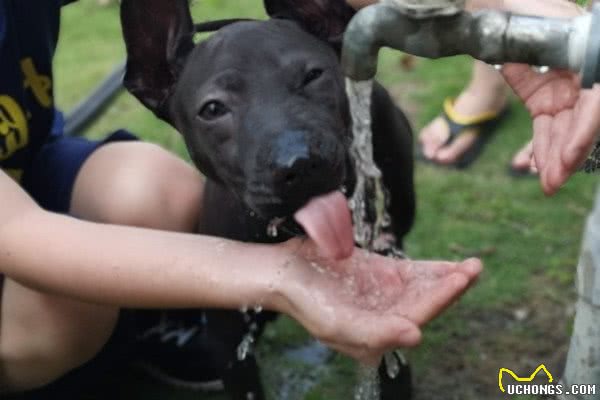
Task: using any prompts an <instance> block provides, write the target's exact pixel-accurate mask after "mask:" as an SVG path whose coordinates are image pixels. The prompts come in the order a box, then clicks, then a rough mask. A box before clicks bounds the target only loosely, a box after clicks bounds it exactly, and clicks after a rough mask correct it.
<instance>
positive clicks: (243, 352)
mask: <svg viewBox="0 0 600 400" xmlns="http://www.w3.org/2000/svg"><path fill="white" fill-rule="evenodd" d="M253 344H254V335H253V334H252V333H251V332H249V333H247V334H246V335H245V336H244V338H243V339H242V341H241V343H240V344H239V346H238V348H237V357H238V360H240V361H244V360H245V359H246V357H248V354H249V353H250V352H251V351H252V345H253Z"/></svg>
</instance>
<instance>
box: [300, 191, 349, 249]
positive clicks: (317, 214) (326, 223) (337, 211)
mask: <svg viewBox="0 0 600 400" xmlns="http://www.w3.org/2000/svg"><path fill="white" fill-rule="evenodd" d="M294 218H295V219H296V222H298V223H299V224H300V225H302V227H303V228H304V230H305V231H306V233H307V234H308V236H310V238H311V239H312V240H313V241H314V242H315V243H316V244H317V246H319V249H320V250H321V253H322V255H323V256H325V257H327V258H332V259H342V258H346V257H350V255H352V251H353V250H354V237H353V234H352V217H351V215H350V209H349V208H348V202H347V200H346V197H345V196H344V195H343V194H342V193H341V192H339V191H338V192H333V193H330V194H326V195H323V196H319V197H315V198H314V199H312V200H311V201H310V202H309V203H308V204H307V205H305V206H304V207H303V208H301V209H300V210H298V211H297V212H296V214H295V215H294Z"/></svg>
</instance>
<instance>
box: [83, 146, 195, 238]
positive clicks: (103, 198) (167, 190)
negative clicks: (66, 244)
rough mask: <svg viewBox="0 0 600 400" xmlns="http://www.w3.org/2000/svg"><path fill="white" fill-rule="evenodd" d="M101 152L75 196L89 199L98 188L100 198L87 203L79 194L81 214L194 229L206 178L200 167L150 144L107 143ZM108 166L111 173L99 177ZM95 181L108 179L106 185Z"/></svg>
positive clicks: (85, 172)
mask: <svg viewBox="0 0 600 400" xmlns="http://www.w3.org/2000/svg"><path fill="white" fill-rule="evenodd" d="M109 146H111V147H110V148H109ZM97 153H98V154H95V155H94V156H93V159H91V160H89V163H87V164H88V165H84V170H83V173H82V174H81V175H82V176H83V178H82V179H80V178H78V180H85V182H78V183H77V185H76V186H79V188H76V189H77V190H76V192H75V197H76V196H80V197H83V198H89V193H95V195H94V199H93V200H92V201H91V202H86V203H85V204H82V202H81V201H78V200H77V199H76V198H74V200H73V204H72V206H73V208H75V210H74V212H75V213H76V214H78V215H79V216H81V217H83V218H86V219H92V220H96V221H99V222H105V223H112V224H120V225H132V226H142V227H148V228H155V229H165V230H174V231H192V230H193V229H194V227H195V226H196V223H197V220H198V216H199V209H200V205H201V196H202V178H201V176H200V175H199V174H198V172H197V171H196V170H195V169H193V168H192V167H191V166H189V165H187V164H186V163H185V162H183V161H182V160H180V159H178V158H176V157H175V156H173V155H171V154H168V153H167V152H166V151H164V150H162V149H161V148H159V147H158V146H155V145H151V144H147V143H118V144H115V145H107V146H106V149H100V150H98V152H97ZM111 160H112V161H111ZM115 160H117V161H115ZM103 171H104V173H105V175H104V176H99V175H100V174H102V173H103ZM108 171H110V172H108ZM107 172H108V173H109V174H110V176H106V173H107ZM90 182H96V183H98V182H102V184H101V186H102V187H95V186H93V183H92V186H90ZM81 187H83V188H84V190H85V191H86V192H87V193H82V192H83V190H80V189H81ZM78 209H79V210H78ZM82 209H83V212H82Z"/></svg>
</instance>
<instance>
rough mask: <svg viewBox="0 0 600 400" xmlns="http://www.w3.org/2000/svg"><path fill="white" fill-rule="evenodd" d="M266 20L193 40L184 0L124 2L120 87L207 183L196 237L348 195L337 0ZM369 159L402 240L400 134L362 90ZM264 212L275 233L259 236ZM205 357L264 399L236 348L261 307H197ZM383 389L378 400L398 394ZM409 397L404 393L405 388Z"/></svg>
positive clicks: (407, 174) (231, 231)
mask: <svg viewBox="0 0 600 400" xmlns="http://www.w3.org/2000/svg"><path fill="white" fill-rule="evenodd" d="M265 6H266V9H267V12H268V13H269V15H271V17H272V18H271V19H270V20H268V21H251V22H237V23H233V24H231V25H228V26H226V27H223V28H222V29H220V30H219V31H218V32H217V33H215V34H214V35H213V36H211V37H210V38H209V39H207V40H205V41H202V42H200V43H198V44H195V43H194V40H193V38H194V33H195V32H194V25H193V23H192V20H191V17H190V12H189V7H188V1H187V0H168V1H167V0H146V1H136V0H124V1H123V2H122V22H123V31H124V36H125V41H126V44H127V53H128V62H127V73H126V76H125V85H126V87H127V88H128V89H129V91H130V92H131V93H132V94H133V95H135V96H136V97H137V98H138V99H139V100H140V101H141V102H142V103H143V104H144V105H145V106H146V107H148V108H149V109H150V110H152V111H153V112H154V113H155V114H156V115H157V116H158V117H159V118H161V119H163V120H165V121H167V122H169V123H170V124H171V125H173V126H174V127H175V128H176V129H177V130H178V131H179V132H180V133H181V134H182V135H183V137H184V139H185V142H186V144H187V147H188V150H189V152H190V154H191V156H192V159H193V161H194V163H195V164H196V166H197V167H198V168H199V169H200V171H202V172H203V173H204V174H205V175H206V177H207V178H208V180H207V183H206V189H205V198H204V204H203V209H205V210H207V212H205V213H204V215H203V217H202V220H201V221H199V229H198V231H199V232H200V233H204V234H211V235H216V236H222V237H226V238H231V239H237V240H242V241H254V242H273V241H283V240H286V239H288V238H290V236H291V235H292V233H291V232H298V233H300V232H301V231H300V229H299V227H298V226H297V225H296V224H295V223H294V222H293V218H290V217H291V216H293V215H294V213H295V212H296V211H297V210H298V209H300V208H302V207H303V206H304V205H305V204H307V203H308V202H309V200H310V199H312V198H314V197H316V196H320V195H323V194H326V193H330V192H332V191H336V190H338V189H340V188H341V187H342V186H345V187H347V188H348V189H349V191H351V190H352V187H353V185H354V172H353V169H352V167H351V165H352V162H351V159H350V156H349V146H350V143H351V135H352V134H351V117H350V113H349V107H348V101H347V97H346V94H345V89H344V86H345V85H344V77H343V74H342V71H341V69H340V65H339V46H340V44H341V37H342V34H343V30H344V28H345V26H346V24H347V23H348V21H349V19H350V18H351V17H352V15H353V10H352V9H351V8H350V7H349V6H347V5H346V3H345V1H344V0H312V1H309V0H306V1H294V0H289V1H283V0H281V1H276V0H273V1H269V0H267V1H265ZM372 114H373V142H374V143H373V144H374V149H375V150H374V152H375V160H376V162H377V164H378V166H379V167H380V168H381V170H382V172H383V176H384V182H385V184H386V186H387V187H388V188H389V191H390V195H391V201H390V210H389V211H390V214H391V216H392V219H393V232H394V233H395V234H396V236H397V238H398V241H399V243H401V240H402V237H403V236H404V235H405V234H406V233H407V232H408V231H409V229H410V227H411V226H412V223H413V219H414V212H415V210H414V208H415V200H414V190H413V177H412V175H413V159H412V136H411V129H410V126H409V124H408V122H407V120H406V118H405V117H404V115H403V114H402V113H401V112H400V111H399V110H398V109H397V108H396V107H395V106H394V104H393V102H392V100H391V99H390V97H389V95H388V94H387V92H386V91H385V90H384V89H383V88H382V87H380V86H377V85H376V87H375V91H374V95H373V106H372ZM274 218H278V219H286V222H285V223H284V229H285V233H280V235H278V236H277V237H276V238H274V237H272V236H270V235H268V234H267V227H268V225H269V223H270V221H272V220H273V219H274ZM207 317H208V318H207V320H208V324H207V329H208V332H207V335H206V337H207V344H206V357H205V359H206V360H211V362H212V364H211V366H212V367H213V368H214V371H216V373H217V375H219V376H220V377H222V378H223V379H224V382H225V386H226V388H227V390H228V391H229V392H230V393H231V395H232V397H233V398H234V399H246V398H247V393H250V392H251V393H253V395H254V397H252V398H254V399H262V398H263V397H264V396H263V392H262V388H261V386H260V379H259V374H258V368H257V366H256V362H255V360H254V358H252V356H249V357H247V358H246V359H245V360H244V361H243V362H240V361H238V360H237V357H236V348H237V346H238V345H239V343H240V341H241V340H242V338H243V336H244V334H245V333H246V332H247V331H248V325H249V324H250V323H255V324H257V326H258V329H257V330H258V331H260V329H261V328H262V325H263V323H264V321H265V320H266V319H268V318H269V317H270V315H269V314H268V313H262V314H261V315H260V316H258V317H257V316H253V317H252V318H251V321H249V319H248V317H247V316H244V315H242V314H241V313H239V312H232V311H220V310H211V311H207ZM398 390H401V389H399V388H398V387H397V386H396V387H393V385H392V386H390V389H389V390H387V389H386V386H385V385H384V390H383V391H384V394H383V396H382V398H385V399H392V398H394V399H398V398H400V397H399V393H398ZM404 390H406V388H404Z"/></svg>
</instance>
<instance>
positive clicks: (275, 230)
mask: <svg viewBox="0 0 600 400" xmlns="http://www.w3.org/2000/svg"><path fill="white" fill-rule="evenodd" d="M283 222H285V218H273V219H272V220H271V222H269V225H268V226H267V235H269V236H270V237H273V238H274V237H277V236H278V235H279V226H280V225H281V224H282V223H283Z"/></svg>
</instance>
